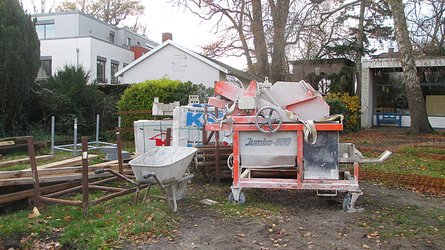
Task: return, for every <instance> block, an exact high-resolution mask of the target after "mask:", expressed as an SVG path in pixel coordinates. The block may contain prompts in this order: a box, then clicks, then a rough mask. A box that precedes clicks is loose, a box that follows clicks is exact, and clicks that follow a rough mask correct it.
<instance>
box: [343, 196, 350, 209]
mask: <svg viewBox="0 0 445 250" xmlns="http://www.w3.org/2000/svg"><path fill="white" fill-rule="evenodd" d="M351 199H352V194H351V193H347V194H346V196H345V198H344V199H343V210H344V211H349V209H351Z"/></svg>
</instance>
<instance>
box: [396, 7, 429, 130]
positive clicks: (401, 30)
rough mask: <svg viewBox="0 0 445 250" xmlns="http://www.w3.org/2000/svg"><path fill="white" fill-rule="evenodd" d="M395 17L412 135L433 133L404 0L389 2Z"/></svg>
mask: <svg viewBox="0 0 445 250" xmlns="http://www.w3.org/2000/svg"><path fill="white" fill-rule="evenodd" d="M388 4H389V5H390V6H391V11H392V14H393V17H394V26H395V31H396V39H397V43H398V45H399V52H400V61H401V64H402V69H403V83H404V86H405V92H406V97H407V99H408V107H409V112H410V115H411V133H413V134H421V133H433V132H434V130H433V128H432V127H431V124H430V122H429V121H428V115H427V113H426V105H425V99H424V98H423V94H422V89H421V88H420V83H419V78H418V77H417V68H416V64H415V60H414V54H413V48H412V45H411V41H410V39H409V34H408V27H407V24H406V18H405V10H404V5H403V3H402V0H388Z"/></svg>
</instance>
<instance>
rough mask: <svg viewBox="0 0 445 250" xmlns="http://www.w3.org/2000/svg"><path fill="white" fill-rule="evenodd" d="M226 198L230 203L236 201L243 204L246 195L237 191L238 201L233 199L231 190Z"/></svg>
mask: <svg viewBox="0 0 445 250" xmlns="http://www.w3.org/2000/svg"><path fill="white" fill-rule="evenodd" d="M228 200H229V202H230V203H238V204H244V203H246V195H244V193H243V192H240V193H239V201H235V197H234V196H233V192H230V194H229V197H228Z"/></svg>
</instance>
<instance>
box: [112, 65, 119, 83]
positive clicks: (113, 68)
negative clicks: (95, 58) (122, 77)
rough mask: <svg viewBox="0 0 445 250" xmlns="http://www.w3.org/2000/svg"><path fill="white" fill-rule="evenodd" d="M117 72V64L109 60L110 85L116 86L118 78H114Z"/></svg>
mask: <svg viewBox="0 0 445 250" xmlns="http://www.w3.org/2000/svg"><path fill="white" fill-rule="evenodd" d="M118 70H119V62H118V61H115V60H111V84H118V83H119V82H118V78H117V77H115V76H114V74H116V73H117V71H118Z"/></svg>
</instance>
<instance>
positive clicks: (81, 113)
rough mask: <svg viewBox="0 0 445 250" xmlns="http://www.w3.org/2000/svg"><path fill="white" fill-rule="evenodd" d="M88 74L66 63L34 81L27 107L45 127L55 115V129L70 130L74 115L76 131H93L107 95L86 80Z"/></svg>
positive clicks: (82, 132) (103, 108)
mask: <svg viewBox="0 0 445 250" xmlns="http://www.w3.org/2000/svg"><path fill="white" fill-rule="evenodd" d="M88 78H89V76H88V73H87V72H86V71H85V70H84V69H83V68H82V67H75V66H68V65H65V66H64V67H63V69H61V70H59V71H58V72H57V73H56V74H55V75H54V76H51V77H50V78H49V79H47V80H44V81H39V82H37V84H36V86H35V88H34V89H33V96H32V101H33V103H30V107H29V108H30V109H31V110H33V109H34V112H33V113H35V116H37V117H40V118H41V119H42V121H43V124H46V127H49V126H50V122H51V116H55V117H56V129H57V130H58V131H63V132H64V133H72V131H73V120H74V118H77V119H78V121H77V123H78V129H79V134H83V135H88V134H89V133H90V134H91V133H94V130H95V126H93V124H95V121H96V114H103V113H104V112H105V111H106V110H107V109H108V107H107V104H108V102H107V101H108V99H107V97H106V96H105V95H104V94H103V93H102V92H101V91H99V90H98V89H97V88H96V86H95V85H89V84H88ZM35 118H36V117H35Z"/></svg>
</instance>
